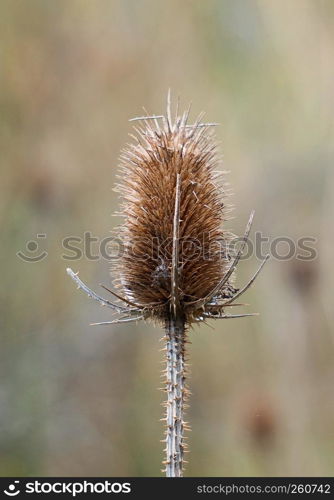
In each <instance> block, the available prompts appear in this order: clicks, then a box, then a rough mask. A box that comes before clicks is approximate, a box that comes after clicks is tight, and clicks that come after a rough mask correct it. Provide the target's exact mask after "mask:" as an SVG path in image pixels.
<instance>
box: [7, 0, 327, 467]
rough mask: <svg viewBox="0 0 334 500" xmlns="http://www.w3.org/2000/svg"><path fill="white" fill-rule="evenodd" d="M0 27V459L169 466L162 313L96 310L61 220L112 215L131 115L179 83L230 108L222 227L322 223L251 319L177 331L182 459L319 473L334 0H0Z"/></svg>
mask: <svg viewBox="0 0 334 500" xmlns="http://www.w3.org/2000/svg"><path fill="white" fill-rule="evenodd" d="M0 32H1V59H0V64H1V74H0V78H1V81H0V85H1V93H0V106H1V113H0V148H1V158H0V159H1V177H2V180H1V186H0V218H1V254H2V260H1V261H2V269H1V284H0V287H1V305H0V307H1V314H0V316H1V350H0V474H1V475H2V476H5V475H22V476H26V475H48V476H57V475H60V476H99V475H100V476H102V475H104V476H113V475H121V476H127V475H133V476H148V475H151V476H157V475H160V469H161V465H160V464H161V460H162V444H161V443H160V442H159V440H160V439H161V438H162V435H163V427H162V422H160V421H159V419H160V418H161V415H162V407H161V406H160V403H161V402H162V400H163V396H164V395H163V393H162V392H160V391H158V388H159V387H160V385H161V381H160V372H161V369H162V365H161V362H162V360H163V357H162V353H161V352H160V351H159V349H161V347H162V344H161V342H160V338H161V337H162V334H163V332H162V331H161V330H159V329H158V328H154V327H153V326H150V325H146V324H144V323H140V324H138V325H137V326H133V325H130V326H127V325H124V326H116V327H105V328H102V327H101V328H93V327H90V326H89V323H90V322H93V321H102V320H107V319H108V318H109V317H110V315H109V314H108V311H106V310H104V309H102V308H100V307H99V305H98V304H97V303H95V302H93V301H91V300H89V299H88V298H87V297H86V296H85V295H84V294H83V293H81V292H79V291H76V288H75V286H74V283H73V282H71V280H70V279H69V278H68V276H67V275H66V272H65V269H66V267H67V266H69V265H70V267H72V268H73V269H74V271H80V277H81V278H82V279H84V280H85V281H86V282H88V283H89V284H90V285H91V286H92V287H93V288H95V289H96V290H98V289H99V287H98V284H99V283H100V282H104V283H105V284H106V285H107V286H108V285H109V286H110V276H109V267H110V263H109V262H108V260H107V259H103V258H102V259H98V258H97V259H95V260H94V259H89V258H87V257H85V256H82V257H81V258H80V259H79V260H78V259H77V260H75V261H66V260H65V259H64V257H63V253H64V250H63V248H62V240H63V238H65V237H67V236H75V237H78V238H81V239H82V238H83V234H84V232H85V231H90V232H91V233H92V235H94V236H95V237H97V238H100V239H101V238H105V237H108V236H110V230H112V229H113V228H114V227H115V225H116V224H118V223H119V222H120V219H118V218H117V217H112V216H111V214H112V213H113V212H114V211H115V210H117V208H118V204H119V200H118V198H117V195H116V194H115V193H114V192H113V191H112V187H113V185H114V183H115V181H116V175H117V165H118V155H119V152H120V149H121V148H122V147H123V146H124V145H125V143H126V142H128V141H129V140H130V139H129V137H128V133H129V132H131V128H132V124H130V123H129V122H128V120H129V119H130V118H131V117H133V116H138V115H141V114H142V113H143V111H142V106H145V107H147V109H148V111H149V112H151V113H157V114H160V113H162V112H164V110H165V101H166V94H167V89H168V88H169V87H171V88H172V91H173V93H174V96H176V95H180V96H181V105H182V106H187V105H188V103H189V102H190V101H192V103H193V108H192V119H194V118H195V117H196V115H197V114H198V113H199V112H200V111H203V110H204V111H206V113H207V114H206V119H207V120H208V121H214V122H216V121H217V122H219V123H221V126H220V127H218V128H217V138H218V140H219V141H220V142H221V151H222V152H223V156H224V163H223V166H222V168H223V169H226V170H229V171H230V174H229V175H228V177H227V180H228V182H230V183H231V185H232V187H233V190H234V193H235V194H234V196H233V198H231V200H230V201H231V202H232V203H233V204H234V205H235V209H234V211H233V219H231V220H230V221H229V223H228V229H230V230H231V231H233V232H235V233H237V234H242V233H243V229H244V226H245V223H246V221H247V219H248V215H249V212H250V210H251V209H253V208H254V209H255V211H256V217H255V223H254V229H255V230H257V231H261V232H262V233H263V234H264V235H265V236H267V237H269V238H270V239H271V240H272V239H274V238H277V237H282V236H284V237H289V238H292V239H293V241H295V242H296V241H297V240H298V238H300V237H303V236H308V237H313V238H317V244H316V245H315V246H316V250H317V258H316V259H313V260H309V261H305V260H297V259H295V258H290V259H288V260H287V259H286V260H277V259H271V261H270V262H269V264H267V266H266V268H265V270H264V272H263V273H262V274H261V276H260V277H259V279H258V282H257V284H256V286H255V287H254V288H253V289H251V290H250V291H249V292H248V293H247V295H246V298H245V301H246V302H249V303H250V304H251V308H248V310H247V312H248V311H259V312H260V313H261V315H260V316H259V317H258V318H245V319H240V320H235V321H232V322H224V321H220V322H216V323H214V322H211V323H209V324H208V325H207V326H201V327H195V328H194V329H193V330H192V331H191V332H190V340H191V342H192V343H191V345H190V347H189V351H190V352H189V355H190V358H191V366H192V372H193V373H192V377H191V380H190V386H191V391H192V396H191V400H190V404H191V408H190V409H189V412H188V420H189V421H190V422H191V426H192V432H191V433H189V447H190V450H191V453H190V454H189V457H188V460H189V464H188V467H187V471H186V474H187V475H193V476H196V475H199V476H200V475H204V476H215V475H217V476H289V475H306V476H310V475H313V476H317V475H322V476H326V475H329V476H330V475H332V473H333V470H334V394H333V387H334V327H333V325H334V308H333V293H334V269H333V267H332V265H331V262H332V257H333V254H332V249H333V245H334V234H333V217H334V172H333V164H332V157H333V147H334V143H333V101H334V94H333V85H334V63H333V61H334V3H333V2H332V1H331V0H318V1H317V2H314V1H312V0H295V1H294V2H291V1H289V0H282V1H276V0H234V1H233V2H232V1H229V0H207V1H206V2H203V1H200V0H192V1H190V0H184V1H183V2H179V1H177V0H169V1H168V2H165V1H156V0H123V1H121V0H95V1H90V2H88V1H81V0H70V1H65V0H58V1H57V2H52V1H51V0H50V1H45V0H31V1H29V2H24V1H19V0H2V1H1V3H0ZM42 235H46V236H42ZM37 245H38V246H37ZM94 245H95V246H94ZM94 245H93V250H94V253H95V254H97V253H98V246H97V244H94ZM77 247H78V248H80V249H81V250H82V249H83V243H82V241H81V242H78V243H77ZM281 251H282V253H283V252H284V249H283V248H282V250H281ZM17 252H21V254H20V255H21V256H22V255H25V256H26V257H27V258H29V259H33V258H35V257H36V256H37V257H39V256H40V255H43V254H42V252H47V256H45V258H41V259H37V261H36V262H28V261H27V258H26V259H22V257H21V258H20V257H18V256H17ZM71 255H73V254H71ZM258 263H259V262H258V259H257V258H256V257H253V258H251V259H249V260H247V261H244V262H242V263H241V265H240V266H239V273H238V284H240V285H241V284H243V283H244V282H245V280H246V279H247V278H248V277H249V276H250V275H251V274H252V273H253V272H254V271H255V269H256V267H257V266H258ZM212 327H213V328H212Z"/></svg>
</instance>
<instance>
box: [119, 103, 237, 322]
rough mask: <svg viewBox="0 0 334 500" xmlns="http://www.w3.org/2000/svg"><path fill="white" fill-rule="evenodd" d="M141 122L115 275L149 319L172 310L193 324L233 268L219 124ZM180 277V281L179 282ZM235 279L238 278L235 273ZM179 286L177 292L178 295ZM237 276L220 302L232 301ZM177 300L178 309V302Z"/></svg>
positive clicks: (131, 154) (126, 169)
mask: <svg viewBox="0 0 334 500" xmlns="http://www.w3.org/2000/svg"><path fill="white" fill-rule="evenodd" d="M167 108H168V109H167V115H166V117H164V116H161V117H160V116H159V117H148V116H147V117H140V118H138V123H139V126H136V127H135V130H136V133H137V135H136V136H132V137H133V138H134V139H135V142H134V143H133V144H130V145H128V146H127V148H126V149H125V150H124V151H123V152H122V154H121V175H120V179H121V183H120V184H118V185H117V187H116V189H117V190H118V191H119V192H120V193H121V195H122V198H123V202H122V207H121V215H123V216H124V222H123V224H122V225H121V226H120V227H119V228H118V230H117V231H118V236H119V237H120V238H121V239H122V241H123V255H122V256H121V258H120V259H119V260H118V261H117V262H116V263H115V265H114V267H113V270H112V273H113V275H114V276H115V273H116V276H117V279H116V280H115V284H116V286H117V287H118V288H119V289H120V290H121V292H120V293H121V295H123V296H124V297H126V299H127V300H129V301H131V302H132V303H136V304H137V305H138V306H139V307H141V308H142V309H143V310H144V317H146V318H152V319H156V320H158V321H161V322H165V321H166V320H168V318H169V316H170V314H172V308H173V307H177V308H178V314H179V315H181V316H182V317H183V318H184V321H185V323H186V324H187V323H188V324H189V323H191V322H193V321H196V320H198V318H201V316H202V314H203V311H205V304H204V303H203V304H202V303H201V301H202V300H203V301H204V302H205V298H206V297H208V296H210V294H211V292H212V291H213V290H214V289H215V287H217V286H218V287H219V283H220V282H221V279H222V277H223V276H224V275H225V274H226V271H227V270H228V268H229V265H230V264H229V259H228V255H227V249H228V242H229V240H230V233H228V232H227V231H225V229H224V228H223V223H224V221H225V219H226V209H225V204H224V201H223V199H224V196H225V191H224V189H223V185H222V179H221V177H222V173H221V172H220V173H219V172H217V171H216V169H217V167H218V164H219V159H218V156H217V147H216V142H215V139H214V136H213V130H214V127H213V125H216V124H211V123H207V124H206V123H202V121H201V119H202V116H199V118H198V119H197V120H196V122H195V123H194V124H192V125H190V124H188V115H189V109H188V110H187V111H186V112H184V113H183V114H182V115H180V116H178V113H177V116H176V117H175V120H172V118H171V112H170V105H168V106H167ZM173 275H174V278H175V280H174V278H173ZM231 275H232V273H231ZM173 284H174V290H173ZM233 291H234V289H233V287H232V285H231V276H230V277H229V279H228V280H227V281H226V282H225V283H224V284H223V286H222V287H221V288H219V289H217V291H216V293H215V297H212V299H217V298H218V299H223V298H227V297H229V296H231V293H233ZM175 297H177V304H173V299H175Z"/></svg>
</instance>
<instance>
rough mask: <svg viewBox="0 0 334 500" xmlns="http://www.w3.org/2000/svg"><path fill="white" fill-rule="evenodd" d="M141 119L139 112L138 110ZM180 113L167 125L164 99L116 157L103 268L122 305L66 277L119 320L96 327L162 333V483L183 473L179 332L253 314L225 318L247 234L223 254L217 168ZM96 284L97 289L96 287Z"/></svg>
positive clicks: (198, 126)
mask: <svg viewBox="0 0 334 500" xmlns="http://www.w3.org/2000/svg"><path fill="white" fill-rule="evenodd" d="M145 113H146V111H145ZM188 117H189V109H188V110H187V111H186V112H184V113H183V114H182V115H179V112H178V106H177V109H176V116H175V118H174V120H173V119H172V116H171V106H170V96H169V95H168V103H167V114H166V116H149V115H148V113H146V115H145V116H142V117H138V118H135V119H133V120H136V121H138V122H139V123H142V124H143V126H139V127H135V130H136V132H137V135H136V136H132V137H133V138H134V139H135V143H134V144H131V145H129V146H128V147H127V149H126V150H125V151H124V152H123V154H122V155H121V175H120V178H121V183H120V184H119V185H118V186H117V188H118V190H119V191H120V193H121V195H122V197H123V204H122V210H121V215H123V216H124V223H123V225H122V226H121V227H120V228H119V231H118V234H119V236H120V237H121V240H122V242H123V245H124V249H123V250H124V251H123V255H122V256H121V257H120V259H119V260H118V261H117V262H116V264H115V265H114V268H113V276H114V278H115V281H114V284H115V287H116V289H117V292H115V291H112V290H109V289H107V290H108V291H109V292H110V293H111V294H112V295H113V296H114V297H116V298H117V299H119V301H122V302H123V304H122V305H121V304H120V302H119V301H118V302H117V303H115V302H111V301H109V300H106V299H104V298H102V297H100V296H98V295H96V294H95V292H93V291H92V290H90V289H89V288H88V287H87V286H86V285H85V284H84V283H83V282H82V281H81V280H80V279H79V278H78V276H77V274H75V273H74V272H73V271H72V270H71V269H68V270H67V272H68V274H69V275H70V276H71V277H72V279H73V280H74V281H75V282H76V283H77V285H78V287H79V288H81V289H82V290H84V291H85V292H86V293H87V294H88V295H89V296H90V297H92V298H94V299H96V300H98V301H99V302H100V303H101V304H102V305H106V306H108V307H109V308H111V309H112V310H113V311H114V312H115V313H118V314H119V315H120V317H119V318H117V319H115V320H113V321H107V322H103V323H95V324H97V325H106V324H108V325H109V324H119V323H128V322H135V321H139V320H153V321H154V322H155V323H158V324H160V325H162V326H163V327H164V328H165V332H166V335H165V337H164V340H165V345H166V363H167V366H166V370H165V372H164V373H165V391H166V393H167V401H166V403H165V405H166V414H165V421H166V431H165V434H166V437H165V440H166V449H165V452H166V459H165V461H164V464H165V469H164V470H165V472H166V475H167V476H168V477H180V476H182V475H183V470H184V451H185V446H186V445H185V438H184V432H185V430H186V429H187V424H186V422H185V421H184V413H185V408H186V400H187V395H188V389H187V385H186V372H187V370H186V357H185V356H186V344H187V330H188V328H189V326H190V325H192V324H193V323H200V322H204V321H207V320H208V319H230V318H241V317H244V316H252V315H253V314H229V313H227V312H226V308H227V307H230V306H235V305H240V304H236V302H235V301H236V299H237V298H239V297H240V296H241V295H242V294H243V293H244V292H245V291H246V290H247V289H248V288H249V287H250V286H251V284H252V283H253V281H254V280H255V278H256V277H257V275H258V274H259V272H260V270H261V269H262V267H263V265H264V263H265V262H266V260H267V259H265V260H264V261H263V262H262V264H261V266H260V267H259V269H258V270H257V272H256V273H255V275H254V276H253V277H252V278H251V279H250V281H249V282H248V283H247V284H246V285H245V286H244V287H243V288H241V289H239V290H238V289H236V288H235V287H234V286H233V282H234V271H235V269H236V267H237V265H238V262H239V260H240V258H241V256H242V253H243V251H244V247H245V244H246V241H247V238H248V235H249V231H250V228H251V224H252V220H253V213H252V214H251V216H250V218H249V221H248V224H247V227H246V231H245V234H244V236H243V238H242V244H241V245H240V248H239V250H238V252H237V253H236V254H235V255H234V256H232V255H231V251H230V250H229V242H230V239H231V235H230V233H228V232H227V231H226V230H225V229H224V227H223V223H224V221H225V220H226V213H227V209H226V205H225V201H223V199H224V195H225V194H226V191H225V190H224V188H223V185H222V182H221V176H222V173H221V172H217V171H216V168H217V166H218V163H219V160H218V157H217V152H216V143H215V141H214V138H213V135H212V130H213V127H214V125H216V124H213V123H203V122H202V119H203V115H200V116H199V117H198V118H197V120H196V121H195V123H194V124H188ZM104 288H106V287H104Z"/></svg>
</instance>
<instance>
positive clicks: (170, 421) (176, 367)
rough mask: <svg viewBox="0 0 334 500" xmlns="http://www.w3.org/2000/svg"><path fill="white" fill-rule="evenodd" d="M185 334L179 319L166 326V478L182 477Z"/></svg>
mask: <svg viewBox="0 0 334 500" xmlns="http://www.w3.org/2000/svg"><path fill="white" fill-rule="evenodd" d="M185 346H186V332H185V325H184V320H183V319H182V318H180V317H179V318H176V319H170V320H168V321H167V322H166V361H167V367H166V392H167V401H166V426H167V429H166V461H165V462H164V463H165V464H166V468H165V472H166V476H167V477H182V476H183V464H184V447H185V444H184V430H185V427H186V423H185V422H184V411H185V400H186V397H187V388H186V383H185V380H186V376H185V375H186V374H185Z"/></svg>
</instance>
